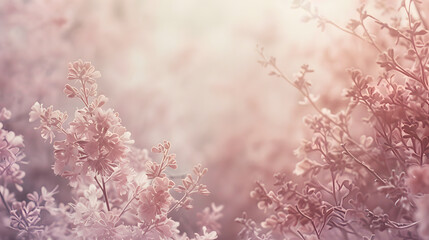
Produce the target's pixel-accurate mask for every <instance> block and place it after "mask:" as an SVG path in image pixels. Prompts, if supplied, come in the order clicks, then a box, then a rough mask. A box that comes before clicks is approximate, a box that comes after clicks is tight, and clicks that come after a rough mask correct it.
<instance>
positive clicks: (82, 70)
mask: <svg viewBox="0 0 429 240" xmlns="http://www.w3.org/2000/svg"><path fill="white" fill-rule="evenodd" d="M99 77H101V74H100V72H99V71H95V67H94V66H92V65H91V62H83V61H82V60H80V59H79V60H77V61H75V62H73V63H70V64H69V75H68V76H67V79H68V80H81V81H83V82H88V83H89V84H93V83H95V79H96V78H99Z"/></svg>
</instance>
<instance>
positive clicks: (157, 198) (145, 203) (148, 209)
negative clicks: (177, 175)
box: [137, 177, 174, 221]
mask: <svg viewBox="0 0 429 240" xmlns="http://www.w3.org/2000/svg"><path fill="white" fill-rule="evenodd" d="M173 186H174V183H173V182H172V181H171V180H169V179H168V178H166V177H164V178H160V177H157V178H155V179H154V180H153V185H151V186H149V187H148V188H147V189H146V190H145V191H143V192H142V193H141V194H140V195H139V196H138V199H139V203H138V208H137V211H138V215H139V218H140V219H142V220H143V221H151V220H153V219H155V217H156V216H157V215H160V214H165V213H166V212H167V211H168V210H169V208H170V204H171V203H172V202H173V197H172V196H171V194H170V193H169V190H170V189H171V188H172V187H173Z"/></svg>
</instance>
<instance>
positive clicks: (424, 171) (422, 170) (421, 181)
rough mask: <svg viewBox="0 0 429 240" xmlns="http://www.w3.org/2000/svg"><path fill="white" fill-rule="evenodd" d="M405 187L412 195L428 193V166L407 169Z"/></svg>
mask: <svg viewBox="0 0 429 240" xmlns="http://www.w3.org/2000/svg"><path fill="white" fill-rule="evenodd" d="M406 185H407V186H408V188H409V189H410V192H411V193H412V194H419V193H423V194H427V193H429V165H427V164H425V165H423V166H411V167H410V168H408V178H407V179H406Z"/></svg>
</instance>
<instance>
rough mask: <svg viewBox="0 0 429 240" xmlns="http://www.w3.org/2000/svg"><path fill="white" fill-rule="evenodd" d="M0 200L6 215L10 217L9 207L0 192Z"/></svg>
mask: <svg viewBox="0 0 429 240" xmlns="http://www.w3.org/2000/svg"><path fill="white" fill-rule="evenodd" d="M0 198H1V201H2V202H3V205H4V206H5V208H6V210H7V213H8V214H9V215H10V207H9V205H8V204H7V202H6V200H5V199H4V196H3V194H2V193H1V192H0Z"/></svg>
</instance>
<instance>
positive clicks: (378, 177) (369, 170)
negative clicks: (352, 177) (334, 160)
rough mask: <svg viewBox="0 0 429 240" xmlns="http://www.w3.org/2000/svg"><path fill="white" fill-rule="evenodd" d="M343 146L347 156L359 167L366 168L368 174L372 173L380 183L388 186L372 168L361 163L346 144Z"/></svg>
mask: <svg viewBox="0 0 429 240" xmlns="http://www.w3.org/2000/svg"><path fill="white" fill-rule="evenodd" d="M341 146H342V147H343V149H344V151H345V152H346V153H347V155H349V156H350V157H351V158H352V159H353V160H354V161H355V162H357V163H358V164H359V165H361V166H362V167H364V168H365V169H366V170H368V172H370V173H371V174H372V175H374V177H375V178H376V179H377V180H379V181H380V182H382V183H383V184H384V185H387V182H386V181H385V180H384V179H382V178H381V177H380V176H379V175H378V174H377V173H376V172H375V171H374V170H372V169H371V168H370V167H368V166H367V165H366V164H365V163H363V162H362V161H360V160H359V159H357V158H356V157H355V156H354V155H353V154H352V153H351V152H350V151H349V150H348V149H347V148H346V145H345V144H341Z"/></svg>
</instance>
